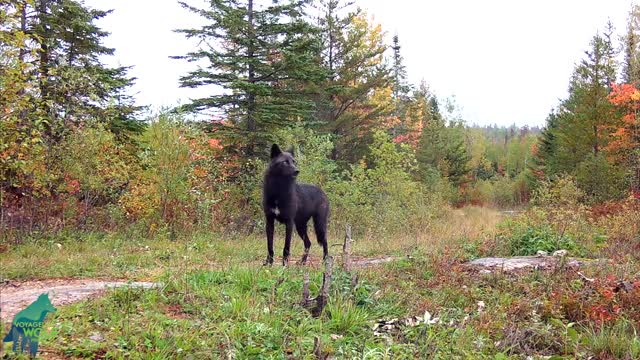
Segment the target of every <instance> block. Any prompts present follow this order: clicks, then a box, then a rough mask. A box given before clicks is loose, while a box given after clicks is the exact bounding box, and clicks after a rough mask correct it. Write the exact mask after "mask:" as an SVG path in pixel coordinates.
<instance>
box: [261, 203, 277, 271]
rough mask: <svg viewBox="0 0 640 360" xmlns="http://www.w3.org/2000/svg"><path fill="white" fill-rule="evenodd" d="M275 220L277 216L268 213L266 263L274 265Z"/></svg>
mask: <svg viewBox="0 0 640 360" xmlns="http://www.w3.org/2000/svg"><path fill="white" fill-rule="evenodd" d="M274 221H275V218H274V217H273V216H269V215H267V226H266V231H267V259H266V260H265V261H264V265H272V264H273V230H274V228H273V227H274V224H273V223H274Z"/></svg>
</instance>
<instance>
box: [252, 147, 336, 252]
mask: <svg viewBox="0 0 640 360" xmlns="http://www.w3.org/2000/svg"><path fill="white" fill-rule="evenodd" d="M298 173H300V171H298V166H297V164H296V160H295V158H294V155H293V149H290V150H289V151H287V152H282V151H280V148H279V147H278V145H276V144H273V146H272V147H271V163H270V164H269V167H268V168H267V171H266V172H265V175H264V186H263V189H262V207H263V209H264V215H265V217H266V220H267V226H266V230H267V250H268V252H269V255H267V260H265V265H270V264H273V230H274V220H278V221H279V222H280V223H282V224H284V225H285V227H286V235H285V240H284V251H283V253H282V263H283V265H287V262H288V261H289V248H290V247H291V234H292V232H293V227H294V226H295V227H296V230H297V232H298V235H300V237H301V238H302V241H304V255H303V256H302V260H301V262H302V263H303V264H305V263H306V262H307V258H308V257H309V248H310V247H311V240H309V236H308V235H307V223H308V222H309V219H311V218H313V228H314V229H315V233H316V238H317V240H318V243H319V244H321V245H322V250H323V251H324V258H326V257H327V255H328V251H329V250H328V248H327V222H328V219H329V199H327V195H326V194H325V193H324V192H323V191H322V190H321V189H320V188H319V187H317V186H313V185H307V184H296V177H297V176H298Z"/></svg>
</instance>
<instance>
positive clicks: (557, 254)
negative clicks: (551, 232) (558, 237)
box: [553, 250, 569, 257]
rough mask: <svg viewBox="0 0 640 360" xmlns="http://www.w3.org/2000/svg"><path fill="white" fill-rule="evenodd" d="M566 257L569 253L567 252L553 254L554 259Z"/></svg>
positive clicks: (561, 251)
mask: <svg viewBox="0 0 640 360" xmlns="http://www.w3.org/2000/svg"><path fill="white" fill-rule="evenodd" d="M567 255H569V252H568V251H567V250H556V251H554V252H553V256H554V257H565V256H567Z"/></svg>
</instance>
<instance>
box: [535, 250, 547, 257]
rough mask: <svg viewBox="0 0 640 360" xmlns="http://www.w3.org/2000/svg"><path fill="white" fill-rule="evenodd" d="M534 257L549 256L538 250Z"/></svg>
mask: <svg viewBox="0 0 640 360" xmlns="http://www.w3.org/2000/svg"><path fill="white" fill-rule="evenodd" d="M536 256H549V253H548V252H546V251H544V250H538V252H537V253H536Z"/></svg>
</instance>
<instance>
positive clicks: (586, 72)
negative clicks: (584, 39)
mask: <svg viewBox="0 0 640 360" xmlns="http://www.w3.org/2000/svg"><path fill="white" fill-rule="evenodd" d="M611 33H612V29H611V28H610V27H609V28H608V30H607V31H606V32H605V36H600V35H596V36H594V37H593V39H592V41H591V49H590V50H588V51H586V52H585V54H586V57H585V58H584V59H583V60H582V61H581V62H580V63H579V64H578V65H577V66H576V69H575V71H574V74H573V76H572V79H571V83H570V86H569V98H568V99H566V100H564V101H563V102H562V104H561V105H560V106H559V108H558V110H557V111H556V113H555V114H553V116H551V117H550V118H549V119H548V121H553V123H549V124H548V125H550V126H548V128H547V130H545V133H544V135H543V140H544V141H547V142H549V143H546V144H542V146H541V149H540V151H541V156H544V161H545V174H546V175H547V176H552V175H555V174H557V173H559V172H567V173H573V172H574V171H575V169H576V167H577V166H578V164H579V163H580V162H581V161H583V160H584V159H586V158H587V156H588V155H589V154H593V155H598V153H599V152H600V151H601V149H602V148H604V147H605V146H606V144H607V141H608V139H609V133H610V132H611V128H610V125H611V124H612V122H613V121H615V117H614V116H612V114H613V105H612V104H611V103H610V102H609V101H608V96H609V93H610V91H611V86H612V85H613V83H614V82H615V74H616V60H615V51H614V47H613V44H612V43H611ZM551 125H552V126H551Z"/></svg>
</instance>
